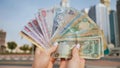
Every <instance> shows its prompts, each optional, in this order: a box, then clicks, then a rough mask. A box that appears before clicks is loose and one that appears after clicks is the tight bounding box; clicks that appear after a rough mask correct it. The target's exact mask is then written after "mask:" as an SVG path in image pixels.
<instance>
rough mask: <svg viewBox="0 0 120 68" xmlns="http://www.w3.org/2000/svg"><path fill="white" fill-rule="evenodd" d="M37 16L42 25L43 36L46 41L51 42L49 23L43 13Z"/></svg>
mask: <svg viewBox="0 0 120 68" xmlns="http://www.w3.org/2000/svg"><path fill="white" fill-rule="evenodd" d="M36 18H37V21H38V24H39V25H40V27H41V30H42V32H43V36H44V38H45V40H46V42H47V43H49V41H50V38H49V34H48V33H49V31H48V28H47V24H46V22H45V21H44V18H43V17H42V15H40V13H39V14H38V15H37V16H36Z"/></svg>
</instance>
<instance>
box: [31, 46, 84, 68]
mask: <svg viewBox="0 0 120 68" xmlns="http://www.w3.org/2000/svg"><path fill="white" fill-rule="evenodd" d="M56 49H57V46H53V47H51V48H50V49H48V50H45V51H42V50H40V49H39V48H37V49H36V51H35V56H34V62H33V65H32V68H53V64H54V62H55V59H54V58H52V57H51V54H52V53H53V52H55V50H56ZM60 68H85V60H84V59H83V58H80V56H79V49H78V48H77V47H74V49H73V51H72V58H71V59H70V60H65V59H61V61H60Z"/></svg>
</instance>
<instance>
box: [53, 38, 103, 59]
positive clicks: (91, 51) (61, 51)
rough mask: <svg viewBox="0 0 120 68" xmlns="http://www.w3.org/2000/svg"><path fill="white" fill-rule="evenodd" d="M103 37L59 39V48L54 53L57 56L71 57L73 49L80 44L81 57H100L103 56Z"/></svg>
mask: <svg viewBox="0 0 120 68" xmlns="http://www.w3.org/2000/svg"><path fill="white" fill-rule="evenodd" d="M100 38H101V37H91V38H90V37H89V38H88V37H83V38H77V40H76V39H75V38H74V39H73V38H69V39H68V38H64V39H59V40H57V42H58V43H59V46H58V49H57V51H56V52H55V54H54V57H55V58H63V57H64V58H71V51H72V49H73V47H74V46H75V45H76V44H80V46H81V47H80V51H79V52H80V53H79V54H80V57H82V58H86V59H99V58H100V57H101V52H102V51H101V50H102V48H101V43H102V42H101V41H100Z"/></svg>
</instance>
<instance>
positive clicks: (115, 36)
mask: <svg viewBox="0 0 120 68" xmlns="http://www.w3.org/2000/svg"><path fill="white" fill-rule="evenodd" d="M109 17H110V36H111V43H112V44H114V45H115V47H119V45H120V42H119V31H118V19H117V13H116V11H113V10H111V11H110V16H109Z"/></svg>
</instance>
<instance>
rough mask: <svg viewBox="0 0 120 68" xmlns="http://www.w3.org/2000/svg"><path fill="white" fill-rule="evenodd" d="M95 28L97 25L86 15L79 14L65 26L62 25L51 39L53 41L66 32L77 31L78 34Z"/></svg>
mask: <svg viewBox="0 0 120 68" xmlns="http://www.w3.org/2000/svg"><path fill="white" fill-rule="evenodd" d="M95 28H96V29H97V28H98V26H97V25H96V24H95V23H94V22H93V21H91V19H90V18H89V17H88V16H87V15H83V16H80V17H79V18H78V19H75V20H74V21H72V22H70V23H68V24H67V25H66V26H65V27H62V30H60V31H58V32H59V33H57V34H56V36H54V37H53V38H52V39H51V41H52V42H54V41H55V40H56V38H59V37H60V36H63V35H65V34H67V33H77V32H79V34H82V33H85V32H87V31H89V30H91V29H95Z"/></svg>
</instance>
